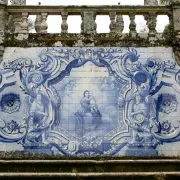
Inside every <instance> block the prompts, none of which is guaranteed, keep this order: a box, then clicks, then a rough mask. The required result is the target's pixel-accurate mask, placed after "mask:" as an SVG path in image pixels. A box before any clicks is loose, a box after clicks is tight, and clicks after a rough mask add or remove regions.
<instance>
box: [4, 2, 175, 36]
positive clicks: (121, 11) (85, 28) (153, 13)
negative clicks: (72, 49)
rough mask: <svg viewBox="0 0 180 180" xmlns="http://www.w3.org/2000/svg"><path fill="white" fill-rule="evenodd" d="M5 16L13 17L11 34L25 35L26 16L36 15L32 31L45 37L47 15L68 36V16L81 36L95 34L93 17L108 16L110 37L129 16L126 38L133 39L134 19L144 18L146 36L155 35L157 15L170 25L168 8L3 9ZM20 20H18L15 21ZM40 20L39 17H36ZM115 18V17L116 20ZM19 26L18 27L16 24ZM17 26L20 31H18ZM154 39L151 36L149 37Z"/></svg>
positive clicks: (120, 28)
mask: <svg viewBox="0 0 180 180" xmlns="http://www.w3.org/2000/svg"><path fill="white" fill-rule="evenodd" d="M6 10H7V12H8V14H9V15H12V16H15V17H17V16H18V18H14V21H15V33H17V32H18V33H19V32H21V33H27V32H28V27H27V18H28V16H29V15H37V21H36V23H37V24H36V26H37V27H38V28H36V30H37V33H47V26H48V25H47V23H46V20H47V17H48V15H61V16H62V20H63V21H62V24H61V28H62V33H67V32H68V24H67V17H68V15H81V18H82V24H81V33H87V34H91V33H96V26H97V25H96V22H95V19H96V16H97V15H109V16H110V20H111V23H110V31H111V32H113V33H115V32H116V33H122V30H123V27H124V22H123V19H122V17H120V16H121V15H129V17H130V21H131V23H130V27H129V28H130V34H131V35H132V36H135V35H136V24H135V22H134V21H135V15H144V16H145V19H146V20H147V25H148V28H149V30H150V34H151V35H153V33H155V32H156V30H155V27H156V17H157V16H158V15H168V16H169V18H170V22H172V8H171V7H170V6H27V5H26V6H23V5H21V6H18V5H11V6H7V9H6ZM20 16H22V20H19V18H20ZM38 16H41V17H38ZM116 16H117V17H116ZM17 22H19V24H18V23H17ZM19 26H21V28H22V29H21V30H20V27H19ZM153 36H154V35H153Z"/></svg>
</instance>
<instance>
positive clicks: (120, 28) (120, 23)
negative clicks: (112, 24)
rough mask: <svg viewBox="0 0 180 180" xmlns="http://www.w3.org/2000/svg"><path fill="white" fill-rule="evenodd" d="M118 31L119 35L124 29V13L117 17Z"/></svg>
mask: <svg viewBox="0 0 180 180" xmlns="http://www.w3.org/2000/svg"><path fill="white" fill-rule="evenodd" d="M116 26H117V27H116V31H117V33H118V34H119V35H121V34H122V32H123V29H124V21H123V17H122V15H117V17H116Z"/></svg>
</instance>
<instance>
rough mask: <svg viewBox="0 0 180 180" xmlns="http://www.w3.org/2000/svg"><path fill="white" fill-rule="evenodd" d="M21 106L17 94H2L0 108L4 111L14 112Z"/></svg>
mask: <svg viewBox="0 0 180 180" xmlns="http://www.w3.org/2000/svg"><path fill="white" fill-rule="evenodd" d="M20 106H21V101H20V97H19V95H18V94H14V93H10V94H5V95H3V96H2V100H1V109H2V111H3V112H6V113H9V114H11V113H14V112H17V111H19V108H20Z"/></svg>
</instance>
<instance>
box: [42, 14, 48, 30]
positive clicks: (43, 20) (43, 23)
mask: <svg viewBox="0 0 180 180" xmlns="http://www.w3.org/2000/svg"><path fill="white" fill-rule="evenodd" d="M47 16H48V13H41V17H42V22H41V28H40V33H47V28H48V25H47V22H46V21H47Z"/></svg>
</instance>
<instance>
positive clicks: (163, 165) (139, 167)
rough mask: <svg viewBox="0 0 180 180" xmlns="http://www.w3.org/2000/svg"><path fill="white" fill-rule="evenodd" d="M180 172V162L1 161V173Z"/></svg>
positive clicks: (174, 160) (173, 160)
mask: <svg viewBox="0 0 180 180" xmlns="http://www.w3.org/2000/svg"><path fill="white" fill-rule="evenodd" d="M6 172H11V173H13V172H14V173H16V172H23V173H26V172H27V173H44V172H46V173H85V172H86V173H91V172H93V173H104V172H107V173H111V172H112V173H113V172H114V173H115V172H118V173H119V172H122V173H125V172H136V173H138V172H157V173H159V172H180V160H178V159H168V160H167V159H165V160H153V159H152V160H149V159H148V160H99V161H97V160H0V173H6Z"/></svg>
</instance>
